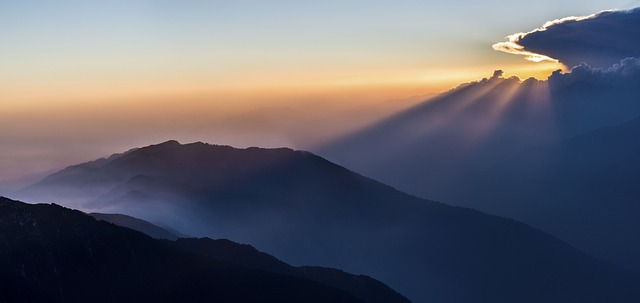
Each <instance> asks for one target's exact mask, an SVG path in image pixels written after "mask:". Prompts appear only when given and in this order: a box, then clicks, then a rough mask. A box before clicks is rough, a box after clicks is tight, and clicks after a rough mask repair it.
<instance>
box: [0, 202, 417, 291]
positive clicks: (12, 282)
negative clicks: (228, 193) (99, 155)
mask: <svg viewBox="0 0 640 303" xmlns="http://www.w3.org/2000/svg"><path fill="white" fill-rule="evenodd" d="M0 229H1V230H2V233H1V234H0V265H1V266H0V282H1V283H0V302H149V301H150V302H212V301H223V302H383V301H381V299H384V302H408V300H406V299H405V298H404V297H402V296H401V295H399V294H398V293H396V292H394V291H393V290H391V289H390V288H388V287H387V286H385V285H384V284H382V283H380V282H378V281H376V280H373V279H371V278H369V277H366V276H354V275H350V274H348V273H345V272H342V271H338V270H334V269H328V268H317V267H313V268H311V267H303V268H294V267H291V266H289V265H288V264H286V263H283V262H281V261H279V260H277V259H276V258H274V257H272V256H269V255H267V254H264V253H261V252H259V251H257V250H255V249H254V248H252V247H250V246H247V245H240V244H236V243H233V242H231V241H228V240H211V239H180V240H179V241H178V242H174V241H169V240H155V239H152V238H149V237H148V236H145V235H143V234H141V233H139V232H137V231H133V230H131V229H128V228H122V227H118V226H116V225H113V224H110V223H107V222H101V221H97V220H95V219H94V218H92V217H91V216H88V215H86V214H84V213H82V212H79V211H75V210H71V209H67V208H63V207H61V206H58V205H55V204H38V205H31V204H25V203H22V202H18V201H13V200H9V199H6V198H4V197H0ZM330 273H333V275H331V274H330ZM305 277H310V278H305ZM316 281H320V282H316ZM344 282H346V283H344ZM330 284H334V285H336V287H335V288H334V287H331V286H328V285H330ZM369 287H370V288H371V289H369ZM352 293H358V295H354V294H352ZM360 296H362V297H366V298H368V299H365V300H361V299H359V297H360ZM376 296H380V298H377V297H376Z"/></svg>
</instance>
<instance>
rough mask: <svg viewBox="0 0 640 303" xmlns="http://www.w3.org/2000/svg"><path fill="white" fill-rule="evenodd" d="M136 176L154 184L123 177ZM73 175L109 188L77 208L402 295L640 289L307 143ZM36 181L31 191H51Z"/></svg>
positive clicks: (178, 149) (182, 150)
mask: <svg viewBox="0 0 640 303" xmlns="http://www.w3.org/2000/svg"><path fill="white" fill-rule="evenodd" d="M137 175H144V176H148V177H149V178H152V179H154V180H161V181H162V182H160V183H158V182H150V183H144V184H133V185H132V184H129V183H128V182H129V180H130V179H131V177H132V176H137ZM74 178H75V179H76V180H78V182H86V180H94V181H92V182H95V183H94V184H92V185H94V186H93V187H83V185H78V184H75V183H74V182H68V181H69V180H71V179H68V178H67V179H65V180H61V181H60V183H58V184H57V185H56V186H58V187H59V188H57V190H59V189H60V188H63V189H64V188H65V187H71V188H75V189H80V190H81V191H82V190H86V191H87V193H88V192H90V193H92V194H94V193H95V191H93V188H94V187H95V188H97V187H109V188H107V189H105V190H104V192H109V191H110V190H112V189H113V188H118V191H113V192H111V195H109V196H101V199H102V200H92V199H87V200H85V201H84V203H85V204H84V205H85V207H87V206H91V205H93V206H97V207H102V206H105V205H108V206H109V207H111V208H119V209H117V210H118V212H124V213H127V214H129V215H133V216H136V217H142V219H145V220H149V221H153V222H161V223H163V224H165V225H169V226H170V227H172V228H175V229H177V230H180V231H181V232H183V233H186V234H192V235H196V236H210V237H214V238H228V239H233V240H234V241H238V242H242V243H249V244H251V245H252V246H254V247H256V248H258V249H259V250H261V251H265V252H267V253H269V254H272V255H275V256H278V257H279V258H282V259H283V260H284V261H286V262H288V263H290V264H293V265H300V264H317V265H321V266H328V267H337V268H340V269H342V270H346V271H348V272H356V273H363V274H367V275H369V276H372V277H374V278H377V279H379V280H381V281H383V282H384V283H386V284H388V285H390V286H391V287H393V288H394V289H397V290H398V291H400V292H402V293H403V294H405V295H406V296H407V297H408V298H409V299H411V300H412V301H414V302H429V301H432V302H469V301H476V302H513V301H519V302H539V301H541V300H542V301H546V302H563V301H566V300H569V299H571V300H575V299H576V298H580V300H582V301H584V302H598V301H599V300H600V301H601V300H604V299H605V298H607V299H609V298H616V299H618V300H619V301H620V302H633V301H634V300H635V299H634V298H636V296H640V294H635V293H634V291H635V290H634V288H633V287H631V286H630V285H637V283H640V282H637V281H638V280H637V279H638V277H637V276H635V275H634V274H631V273H628V272H626V271H624V270H620V269H618V268H615V267H613V266H611V265H610V264H607V263H604V262H601V261H599V260H596V259H594V258H592V257H590V256H588V255H586V254H584V253H582V252H579V251H577V250H576V249H574V248H572V247H571V246H569V245H568V244H566V243H565V242H563V241H560V240H558V239H557V238H555V237H552V236H550V235H548V234H545V233H543V232H541V231H538V230H535V229H533V228H531V227H530V226H527V225H524V224H521V223H518V222H516V221H513V220H508V219H504V218H500V217H497V216H490V215H486V214H483V213H480V212H477V211H474V210H471V209H465V208H460V207H451V206H448V205H445V204H442V203H439V202H433V201H428V200H423V199H420V198H417V197H414V196H410V195H408V194H405V193H402V192H399V191H397V190H395V189H393V188H392V187H389V186H386V185H384V184H382V183H379V182H377V181H375V180H372V179H369V178H366V177H363V176H361V175H359V174H357V173H354V172H352V171H349V170H347V169H346V168H344V167H341V166H339V165H337V164H334V163H331V162H329V161H327V160H325V159H323V158H322V157H319V156H316V155H314V154H312V153H308V152H296V151H293V150H291V149H258V148H252V149H233V148H230V147H216V146H212V145H205V144H195V145H193V144H186V145H179V146H178V145H175V144H174V147H172V148H169V147H167V146H166V145H165V146H161V148H157V145H153V146H149V147H145V148H141V149H139V150H137V151H136V152H134V153H131V154H129V155H128V156H127V157H121V158H118V159H117V160H115V161H114V162H112V163H110V164H109V165H106V166H105V167H103V168H102V169H101V170H99V171H94V172H92V174H88V175H85V174H77V175H76V176H75V177H74ZM114 180H115V181H114ZM100 182H103V183H100ZM50 185H51V183H49V184H48V185H47V186H50ZM167 185H170V186H167ZM39 186H41V185H34V187H32V189H35V188H37V189H38V190H41V192H40V193H48V194H50V195H53V194H56V192H55V191H53V190H48V189H47V188H46V187H45V186H42V187H39ZM89 189H91V190H89ZM58 192H63V191H58ZM87 197H89V196H87ZM59 201H65V199H59ZM154 212H155V213H154ZM166 213H170V214H171V216H167V215H164V217H163V214H166ZM145 215H146V216H147V217H144V216H145ZM184 218H188V219H184ZM181 220H183V221H181ZM185 221H186V222H185ZM169 223H171V224H174V226H171V224H169ZM178 225H180V226H178ZM178 227H183V228H186V230H185V229H181V228H178ZM513 277H517V278H516V279H514V278H513ZM612 281H616V282H612ZM523 294H527V296H526V297H525V296H524V295H523Z"/></svg>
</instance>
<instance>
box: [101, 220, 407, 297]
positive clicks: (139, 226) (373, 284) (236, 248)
mask: <svg viewBox="0 0 640 303" xmlns="http://www.w3.org/2000/svg"><path fill="white" fill-rule="evenodd" d="M89 215H90V216H92V217H94V218H95V219H96V220H102V221H106V222H109V223H113V224H115V225H119V226H123V227H127V228H131V229H134V230H137V231H140V232H142V233H144V234H146V235H148V236H150V237H153V238H156V239H167V240H172V241H170V242H167V243H169V245H171V246H173V247H176V248H179V249H181V250H185V251H189V252H193V253H197V254H199V255H201V256H204V257H207V258H212V259H215V260H217V261H222V262H224V263H225V264H231V265H234V266H241V267H247V268H251V269H258V270H262V271H267V272H271V273H277V274H284V275H289V276H295V277H299V278H303V279H306V280H311V281H316V282H320V283H322V284H325V285H328V286H331V287H335V288H337V289H342V290H345V291H347V292H349V293H351V294H353V295H355V296H356V297H358V298H359V299H362V300H363V301H364V302H366V303H388V302H402V303H408V302H410V301H409V300H408V299H406V298H405V297H403V296H402V295H400V294H399V293H397V292H395V291H394V290H392V289H391V288H389V287H388V286H386V285H384V284H383V283H380V282H379V281H377V280H375V279H372V278H370V277H367V276H363V275H357V276H356V275H352V274H349V273H347V272H344V271H341V270H338V269H333V268H325V267H319V266H301V267H293V266H291V265H289V264H287V263H284V262H282V261H280V260H278V259H277V258H275V257H273V256H271V255H268V254H266V253H263V252H261V251H259V250H257V249H255V248H254V247H253V246H251V245H247V244H238V243H235V242H232V241H230V240H226V239H218V240H213V239H210V238H200V239H196V238H186V237H184V236H183V237H181V238H180V239H178V235H176V234H175V233H172V232H170V231H168V230H166V229H163V228H161V227H158V226H155V225H153V224H151V223H149V222H147V221H144V220H141V219H138V218H134V217H131V216H126V215H120V214H99V213H91V214H89Z"/></svg>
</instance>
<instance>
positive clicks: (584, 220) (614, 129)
mask: <svg viewBox="0 0 640 303" xmlns="http://www.w3.org/2000/svg"><path fill="white" fill-rule="evenodd" d="M638 135H640V117H638V118H636V119H633V120H631V121H628V122H626V123H622V124H620V125H616V126H611V127H605V128H600V129H597V130H594V131H590V132H587V133H585V134H582V135H579V136H575V137H572V138H569V139H566V140H562V141H559V142H556V143H553V144H549V145H545V146H541V147H538V148H534V149H530V150H527V151H525V152H522V153H517V154H514V155H513V156H511V157H510V158H508V159H505V161H504V163H501V164H498V165H496V167H494V169H495V170H496V171H499V172H500V174H497V175H496V176H495V178H494V179H492V180H490V181H489V182H487V181H485V182H483V189H482V191H476V192H475V193H476V194H477V195H478V196H485V197H491V199H492V200H493V201H494V202H496V209H495V210H496V211H498V209H502V213H504V214H507V215H511V216H514V217H517V218H521V219H522V220H525V221H526V222H531V223H532V224H534V225H536V226H539V227H541V228H543V229H544V230H548V231H550V232H552V233H553V234H556V235H558V236H560V237H561V238H563V239H570V240H571V241H572V243H575V244H576V245H578V246H579V247H584V248H585V249H586V250H587V251H588V252H590V253H593V254H594V255H596V256H597V257H600V258H603V259H606V260H611V262H614V263H616V264H618V265H619V266H622V267H628V268H631V269H634V270H636V271H638V272H640V260H638V258H636V256H638V255H639V254H640V242H639V241H637V240H636V239H640V222H638V220H637V218H638V216H640V204H639V203H638V201H639V200H638V199H639V197H640V190H639V189H638V186H637V184H636V182H635V180H638V177H640V174H639V173H638V172H640V161H639V160H640V141H638ZM505 187H506V188H510V189H511V190H510V191H509V192H505V191H502V192H501V193H500V194H494V195H493V197H492V196H491V195H492V191H493V192H500V191H499V189H500V188H505ZM518 193H527V195H518ZM516 199H517V201H518V204H517V205H511V204H510V203H509V201H514V200H516ZM500 202H501V204H498V203H500ZM550 210H553V212H552V213H551V212H550ZM507 212H509V213H507Z"/></svg>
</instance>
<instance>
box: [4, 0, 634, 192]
mask: <svg viewBox="0 0 640 303" xmlns="http://www.w3.org/2000/svg"><path fill="white" fill-rule="evenodd" d="M639 4H640V1H590V2H584V1H577V0H575V1H563V2H561V3H558V2H557V1H537V2H536V3H535V4H534V3H524V4H523V3H522V2H515V1H514V2H506V3H505V2H504V1H485V2H483V3H482V5H478V4H477V3H475V2H469V1H446V2H424V1H410V0H403V1H377V2H375V3H371V2H365V1H346V2H345V1H323V2H309V1H304V2H301V1H270V2H264V1H234V2H232V3H231V2H224V1H180V2H179V3H177V2H172V1H109V2H97V1H56V2H50V1H49V2H48V1H30V2H28V3H26V2H16V1H0V39H1V40H2V41H3V42H2V44H0V66H2V68H1V69H0V138H2V145H0V151H1V152H0V181H6V180H10V179H16V178H22V177H25V176H30V175H33V174H36V173H42V172H47V171H51V170H53V169H56V168H59V167H63V166H66V165H69V164H74V163H79V162H82V161H87V160H91V159H94V158H97V157H102V156H106V155H109V154H111V153H114V152H119V151H121V150H126V149H128V148H132V147H136V146H143V145H147V144H151V143H155V142H160V141H163V140H167V139H178V140H182V141H185V142H190V141H207V142H215V143H219V144H233V145H236V146H240V147H242V146H250V145H259V146H265V147H273V146H289V147H294V148H313V147H314V146H317V145H320V144H322V143H323V142H326V141H328V140H330V139H332V138H335V137H337V136H340V135H343V134H345V133H349V132H352V131H354V130H357V129H358V128H360V127H363V126H365V125H367V124H368V123H369V122H372V121H375V120H376V119H378V118H381V117H385V116H389V115H390V114H392V113H394V112H397V111H400V110H402V109H404V108H407V107H408V106H410V105H412V104H415V103H417V102H419V101H422V100H424V99H426V98H427V97H428V96H431V95H432V94H435V93H439V92H443V91H447V90H449V89H450V88H453V87H455V86H457V85H458V84H459V83H462V82H468V81H471V80H478V79H480V78H482V77H486V76H489V75H490V74H491V72H492V71H493V70H495V69H502V70H504V71H505V76H511V75H517V76H519V77H520V78H523V79H524V78H527V77H530V76H534V77H537V78H541V79H545V78H546V77H547V76H548V75H549V74H550V73H551V72H552V71H553V70H556V69H558V68H562V66H561V65H559V64H557V63H553V62H540V63H535V62H529V61H525V60H523V59H522V58H521V57H519V56H512V55H507V54H504V53H499V52H496V51H494V50H493V49H492V48H491V45H492V44H494V43H496V42H499V41H503V40H504V37H505V36H507V35H510V34H513V33H514V32H518V31H527V30H530V29H532V28H536V27H539V26H541V23H540V22H541V20H553V19H557V18H562V17H566V16H570V15H587V14H591V13H593V12H597V11H601V10H605V9H610V8H620V9H623V8H630V7H634V6H637V5H639Z"/></svg>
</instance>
